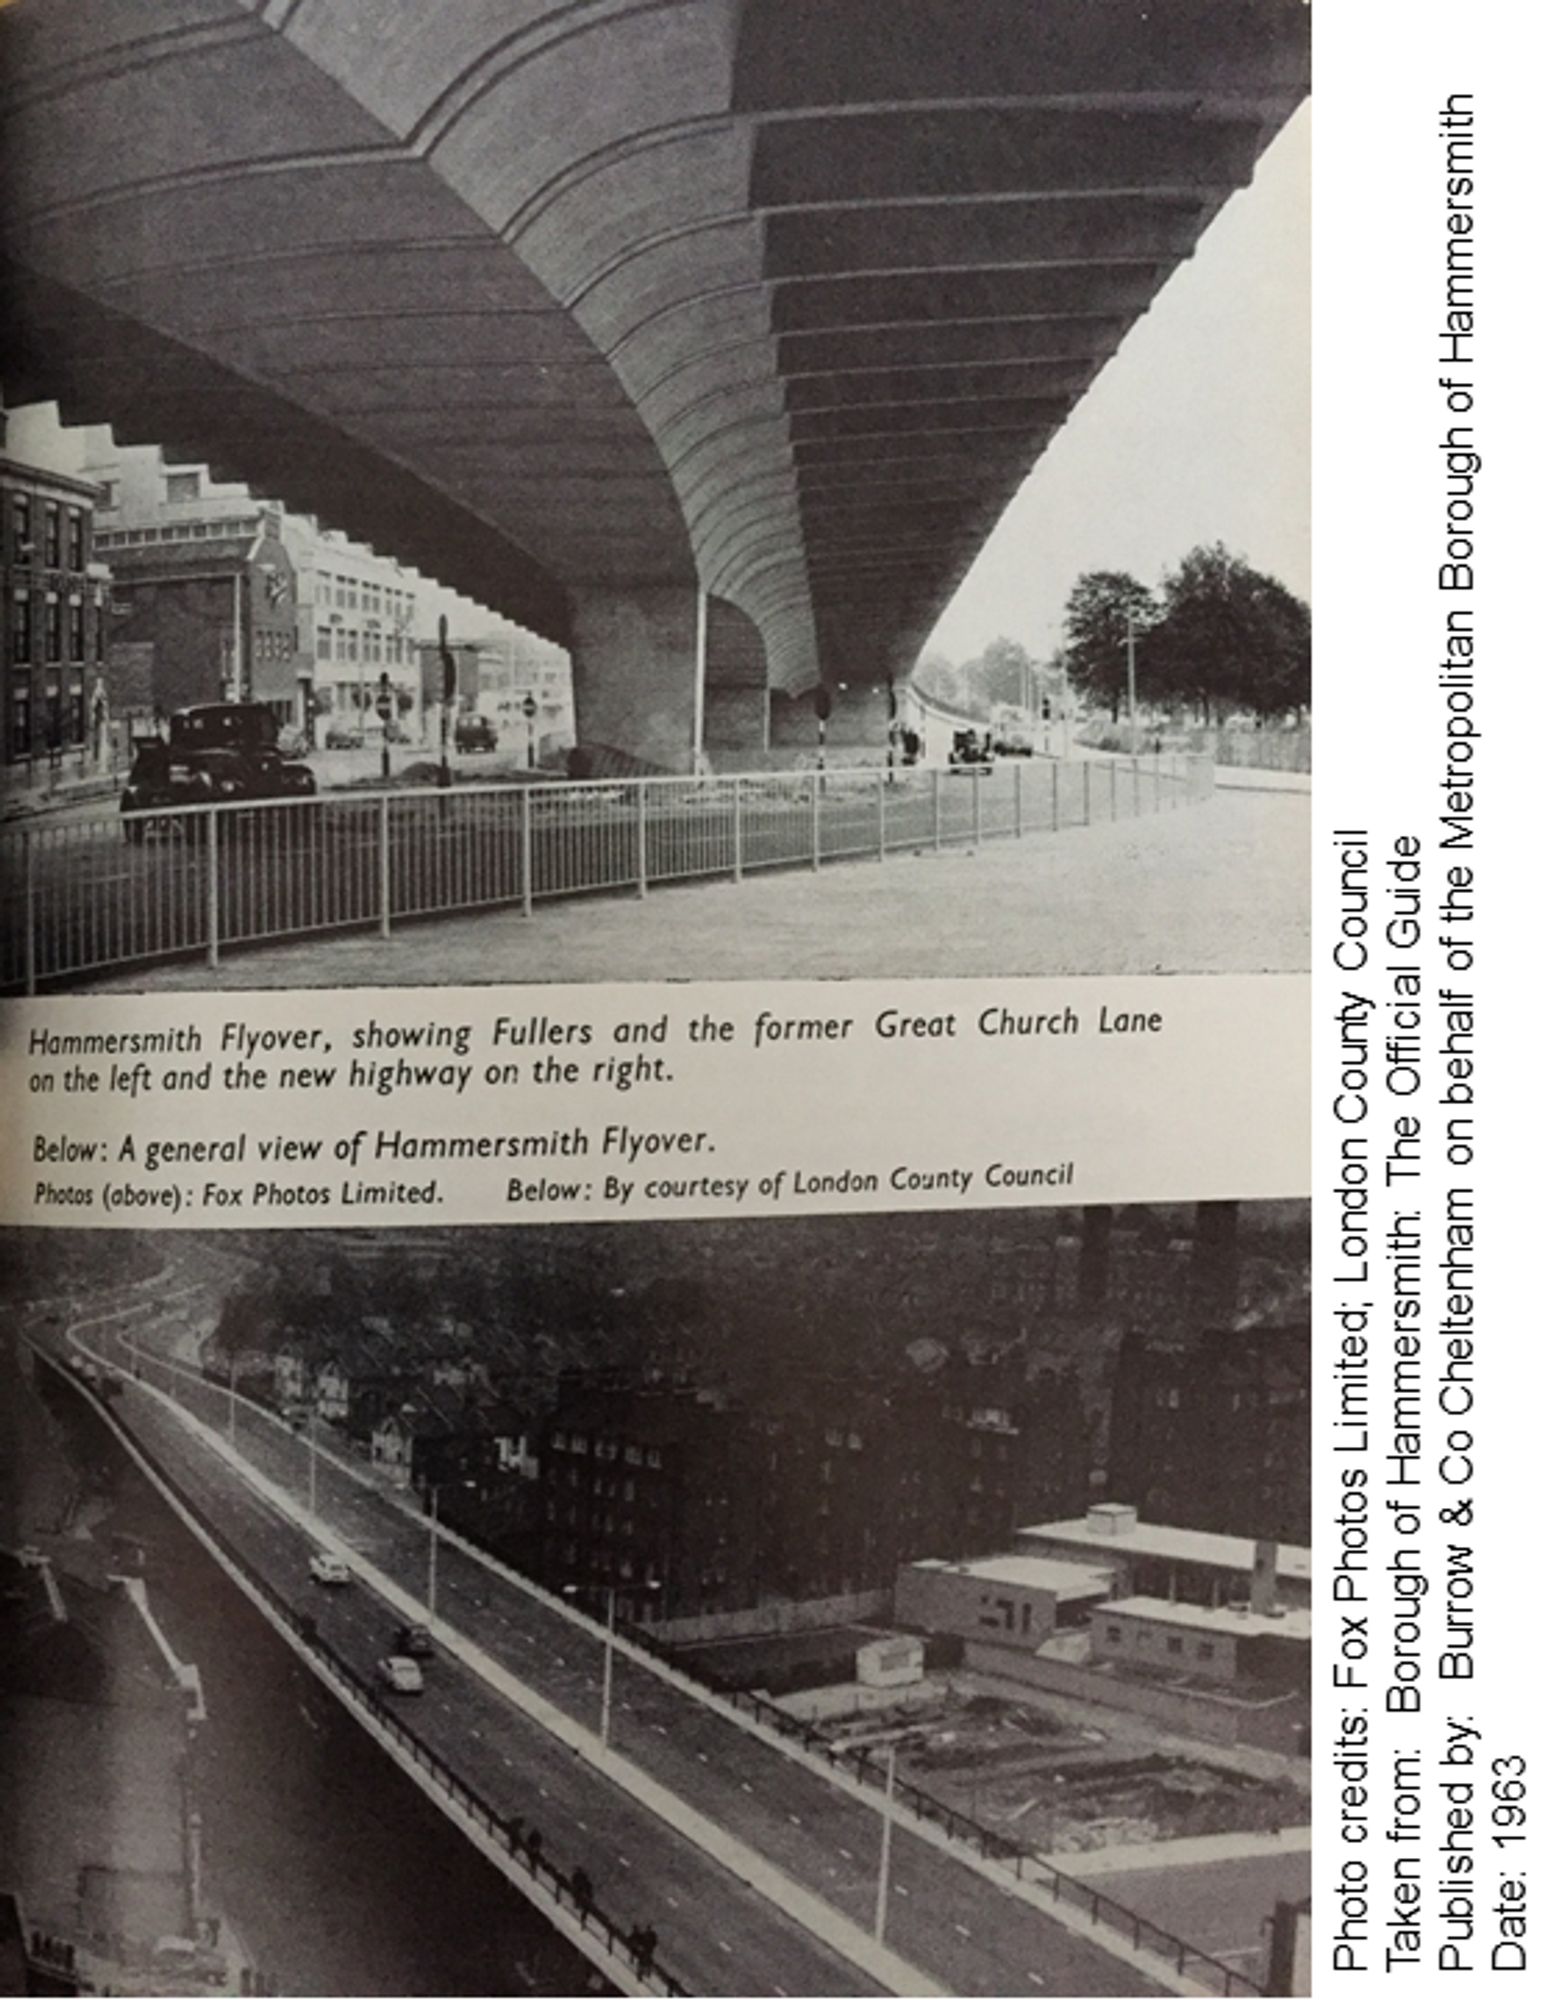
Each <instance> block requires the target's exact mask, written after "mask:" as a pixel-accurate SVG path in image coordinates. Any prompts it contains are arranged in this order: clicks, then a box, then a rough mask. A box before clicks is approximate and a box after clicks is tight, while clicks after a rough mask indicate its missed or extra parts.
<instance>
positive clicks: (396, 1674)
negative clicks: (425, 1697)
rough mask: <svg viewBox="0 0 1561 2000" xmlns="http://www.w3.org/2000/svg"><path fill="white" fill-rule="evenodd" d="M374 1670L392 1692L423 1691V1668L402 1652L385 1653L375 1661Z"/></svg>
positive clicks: (411, 1692) (413, 1692) (410, 1692)
mask: <svg viewBox="0 0 1561 2000" xmlns="http://www.w3.org/2000/svg"><path fill="white" fill-rule="evenodd" d="M375 1672H376V1673H377V1674H378V1675H379V1677H380V1679H381V1680H382V1681H383V1682H384V1684H385V1686H386V1687H388V1688H389V1689H390V1691H391V1693H392V1694H421V1693H422V1692H423V1670H422V1668H421V1667H420V1666H419V1665H418V1664H417V1662H416V1660H409V1659H408V1658H407V1656H406V1655H405V1654H404V1653H387V1654H386V1655H385V1657H384V1659H382V1660H380V1661H379V1662H378V1663H377V1665H376V1667H375Z"/></svg>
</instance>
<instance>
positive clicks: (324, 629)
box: [314, 625, 331, 660]
mask: <svg viewBox="0 0 1561 2000" xmlns="http://www.w3.org/2000/svg"><path fill="white" fill-rule="evenodd" d="M314 651H315V657H316V659H320V660H328V659H329V658H330V657H331V628H330V627H329V625H322V626H321V628H320V630H319V631H318V632H316V633H315V635H314Z"/></svg>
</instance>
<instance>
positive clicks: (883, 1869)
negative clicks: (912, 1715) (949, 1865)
mask: <svg viewBox="0 0 1561 2000" xmlns="http://www.w3.org/2000/svg"><path fill="white" fill-rule="evenodd" d="M893 1805H894V1745H893V1744H892V1743H891V1744H890V1745H889V1763H888V1768H887V1769H886V1770H885V1772H884V1780H883V1841H882V1844H881V1846H880V1847H879V1850H878V1907H877V1909H876V1910H875V1912H874V1915H873V1936H874V1937H875V1938H876V1939H877V1940H878V1942H879V1943H880V1944H882V1943H883V1934H884V1931H885V1930H886V1929H887V1928H888V1923H889V1851H890V1845H891V1842H892V1840H893V1837H894V1814H893V1811H892V1807H893Z"/></svg>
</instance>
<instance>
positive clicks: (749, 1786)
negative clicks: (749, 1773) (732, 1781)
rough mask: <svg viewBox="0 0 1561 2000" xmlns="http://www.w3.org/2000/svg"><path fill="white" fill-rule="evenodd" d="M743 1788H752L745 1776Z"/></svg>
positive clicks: (745, 1789) (750, 1789)
mask: <svg viewBox="0 0 1561 2000" xmlns="http://www.w3.org/2000/svg"><path fill="white" fill-rule="evenodd" d="M743 1790H744V1791H745V1792H751V1791H752V1790H753V1786H752V1785H750V1784H749V1782H748V1780H747V1779H746V1778H744V1779H743Z"/></svg>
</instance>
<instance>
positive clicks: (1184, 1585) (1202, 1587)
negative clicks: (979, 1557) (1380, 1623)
mask: <svg viewBox="0 0 1561 2000" xmlns="http://www.w3.org/2000/svg"><path fill="white" fill-rule="evenodd" d="M1260 1546H1261V1544H1260V1543H1259V1542H1258V1541H1257V1540H1256V1539H1249V1538H1248V1537H1247V1536H1245V1535H1218V1534H1212V1533H1210V1532H1209V1531H1207V1530H1206V1529H1202V1528H1176V1527H1169V1526H1165V1525H1163V1524H1161V1523H1159V1522H1154V1521H1142V1520H1140V1519H1139V1516H1138V1509H1137V1508H1136V1507H1128V1506H1123V1505H1121V1504H1119V1503H1115V1502H1104V1503H1102V1504H1101V1505H1099V1506H1096V1507H1091V1508H1090V1510H1089V1512H1088V1513H1087V1514H1081V1515H1078V1516H1075V1517H1073V1518H1070V1519H1066V1520H1060V1521H1043V1522H1040V1523H1038V1524H1037V1525H1036V1526H1034V1527H1030V1528H1021V1529H1019V1530H1018V1532H1017V1535H1016V1536H1015V1540H1014V1552H1015V1553H1016V1554H1018V1555H1035V1556H1047V1555H1049V1556H1061V1557H1064V1558H1070V1557H1071V1558H1073V1559H1075V1560H1078V1561H1087V1562H1089V1563H1091V1564H1095V1565H1098V1566H1099V1567H1102V1568H1108V1569H1110V1570H1111V1572H1112V1573H1113V1575H1114V1576H1115V1577H1116V1579H1117V1587H1118V1590H1119V1593H1120V1594H1121V1595H1122V1596H1124V1597H1125V1596H1134V1595H1140V1596H1148V1597H1157V1598H1165V1599H1174V1600H1178V1601H1182V1602H1201V1603H1204V1604H1209V1605H1220V1604H1227V1603H1231V1602H1239V1601H1243V1600H1245V1599H1246V1598H1247V1597H1248V1596H1249V1595H1250V1593H1251V1587H1252V1575H1253V1570H1254V1568H1255V1566H1256V1564H1257V1561H1258V1551H1259V1548H1260ZM1272 1546H1273V1548H1274V1579H1275V1586H1276V1594H1277V1597H1278V1601H1279V1602H1280V1603H1282V1604H1285V1605H1292V1606H1302V1605H1309V1604H1310V1603H1311V1597H1312V1552H1311V1550H1310V1549H1308V1548H1302V1547H1300V1546H1299V1545H1298V1544H1295V1543H1290V1542H1280V1543H1277V1544H1274V1545H1272Z"/></svg>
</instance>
